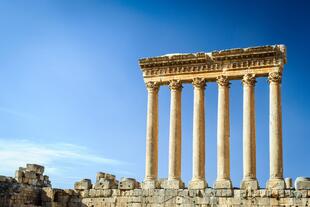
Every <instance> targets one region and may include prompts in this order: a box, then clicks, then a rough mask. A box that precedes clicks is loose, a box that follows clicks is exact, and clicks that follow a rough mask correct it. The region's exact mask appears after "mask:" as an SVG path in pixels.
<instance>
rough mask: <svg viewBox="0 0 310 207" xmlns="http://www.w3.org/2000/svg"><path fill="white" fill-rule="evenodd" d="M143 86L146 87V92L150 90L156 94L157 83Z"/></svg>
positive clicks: (152, 82) (148, 83)
mask: <svg viewBox="0 0 310 207" xmlns="http://www.w3.org/2000/svg"><path fill="white" fill-rule="evenodd" d="M145 85H146V88H147V90H152V91H155V92H157V91H158V90H159V83H158V82H154V81H149V82H147V83H146V84H145Z"/></svg>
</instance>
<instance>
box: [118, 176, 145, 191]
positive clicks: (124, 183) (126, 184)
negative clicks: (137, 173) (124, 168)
mask: <svg viewBox="0 0 310 207" xmlns="http://www.w3.org/2000/svg"><path fill="white" fill-rule="evenodd" d="M139 186H140V185H139V182H137V181H136V180H135V179H133V178H122V179H121V181H120V182H119V184H118V189H120V190H132V189H135V188H139Z"/></svg>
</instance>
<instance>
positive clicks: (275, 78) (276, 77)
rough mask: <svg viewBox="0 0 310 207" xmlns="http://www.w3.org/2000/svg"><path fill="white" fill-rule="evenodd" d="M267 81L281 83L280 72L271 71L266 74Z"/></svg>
mask: <svg viewBox="0 0 310 207" xmlns="http://www.w3.org/2000/svg"><path fill="white" fill-rule="evenodd" d="M268 80H269V83H281V81H282V74H281V73H280V72H272V73H269V75H268Z"/></svg>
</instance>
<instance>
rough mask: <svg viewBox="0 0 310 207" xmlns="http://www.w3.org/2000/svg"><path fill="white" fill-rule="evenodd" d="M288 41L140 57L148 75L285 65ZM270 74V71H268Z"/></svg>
mask: <svg viewBox="0 0 310 207" xmlns="http://www.w3.org/2000/svg"><path fill="white" fill-rule="evenodd" d="M285 63H286V48H285V46H284V45H273V46H260V47H251V48H238V49H230V50H220V51H213V52H210V53H204V52H200V53H189V54H169V55H163V56H159V57H151V58H142V59H140V60H139V64H140V67H141V70H142V72H143V77H144V78H151V77H160V76H175V75H182V74H191V73H205V72H216V71H218V72H221V71H223V72H225V71H229V70H248V69H251V70H252V69H254V70H255V69H261V68H264V67H270V68H271V67H278V68H283V65H284V64H285ZM266 76H268V74H267V73H266Z"/></svg>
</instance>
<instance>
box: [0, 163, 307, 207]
mask: <svg viewBox="0 0 310 207" xmlns="http://www.w3.org/2000/svg"><path fill="white" fill-rule="evenodd" d="M26 172H27V173H26ZM43 172H44V167H43V166H39V165H28V166H27V167H26V168H20V169H19V170H17V173H16V177H15V178H12V177H6V176H0V206H1V207H130V206H131V207H160V206H168V207H170V206H186V207H208V206H214V207H215V206H225V207H228V206H230V207H235V206H309V204H310V184H309V179H308V178H298V179H296V182H295V188H293V187H292V186H291V187H290V189H285V190H267V189H258V190H241V189H237V188H234V189H213V188H206V189H204V190H189V189H187V188H184V189H142V188H141V186H140V183H139V182H137V181H136V180H135V179H133V178H122V179H121V180H120V181H118V180H116V178H115V176H114V175H111V174H108V173H103V172H99V173H97V176H96V182H95V183H92V182H91V180H90V179H82V180H81V181H79V182H76V183H75V184H74V189H65V190H63V189H56V188H52V187H51V184H50V182H49V181H48V180H47V179H44V177H45V178H47V176H46V175H43ZM28 174H29V175H31V177H33V178H31V179H32V180H31V182H29V178H27V175H28ZM40 180H42V181H40ZM26 181H27V182H26Z"/></svg>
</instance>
